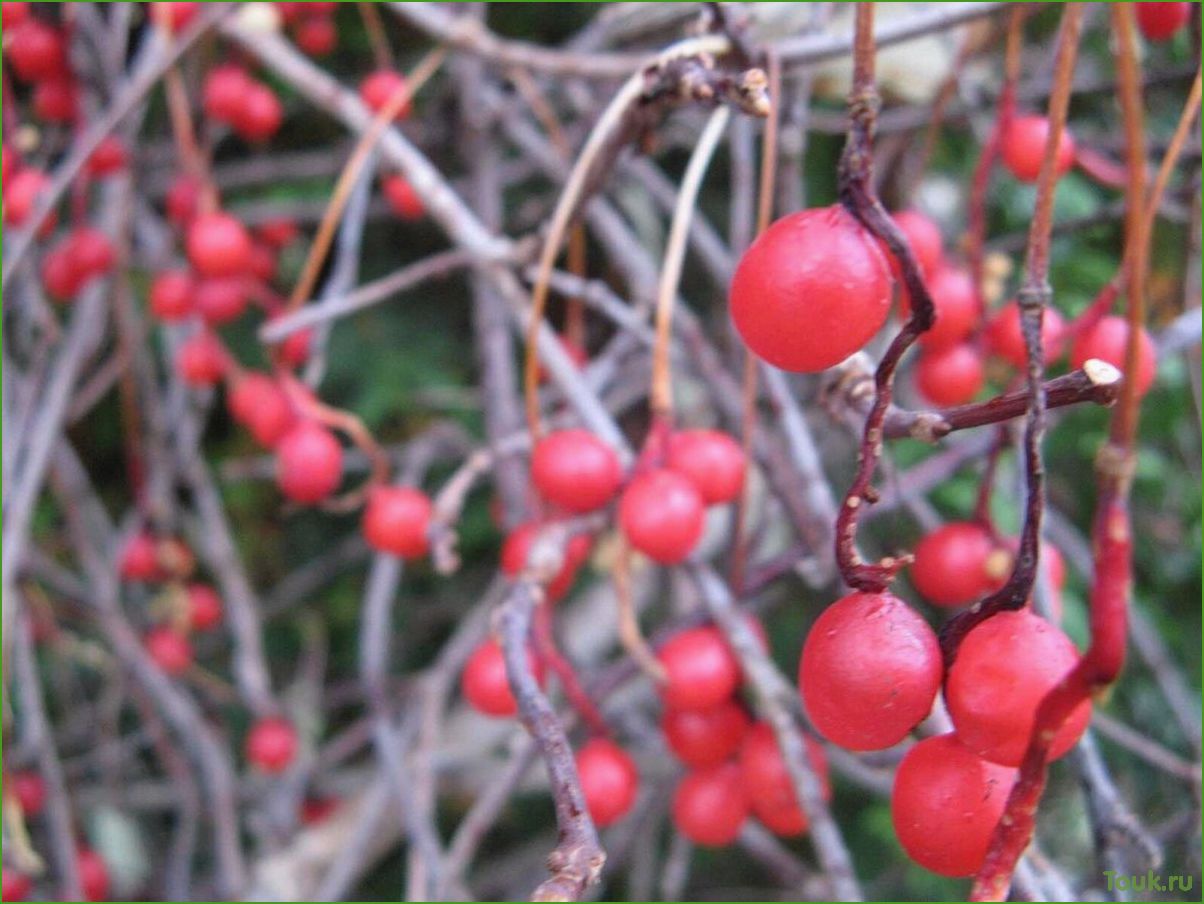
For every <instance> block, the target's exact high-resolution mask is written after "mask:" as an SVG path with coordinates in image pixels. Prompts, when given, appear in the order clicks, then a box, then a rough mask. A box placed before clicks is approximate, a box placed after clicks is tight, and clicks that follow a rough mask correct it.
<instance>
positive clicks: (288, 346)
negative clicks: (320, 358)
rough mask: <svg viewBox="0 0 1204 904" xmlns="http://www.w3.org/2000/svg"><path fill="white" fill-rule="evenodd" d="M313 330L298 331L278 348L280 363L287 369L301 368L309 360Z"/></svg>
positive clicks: (290, 334) (290, 335)
mask: <svg viewBox="0 0 1204 904" xmlns="http://www.w3.org/2000/svg"><path fill="white" fill-rule="evenodd" d="M313 336H314V331H313V329H304V330H297V331H295V332H292V333H289V334H288V337H287V338H286V339H285V340H284V341H283V342H281V343H280V344H279V345H278V346H276V349H277V352H278V354H279V355H280V362H281V363H282V364H283V365H284V366H285V367H300V366H301V365H302V364H304V363H305V362H306V361H308V360H309V348H310V346H311V345H312V344H313Z"/></svg>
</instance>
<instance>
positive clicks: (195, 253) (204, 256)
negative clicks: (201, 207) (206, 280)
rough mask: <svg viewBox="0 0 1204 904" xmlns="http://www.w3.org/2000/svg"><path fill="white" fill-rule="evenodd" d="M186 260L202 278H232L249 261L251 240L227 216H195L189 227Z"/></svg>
mask: <svg viewBox="0 0 1204 904" xmlns="http://www.w3.org/2000/svg"><path fill="white" fill-rule="evenodd" d="M187 244H188V260H189V261H190V262H191V263H192V266H193V269H195V270H196V271H197V273H199V274H201V276H235V275H237V274H240V273H244V272H245V271H246V269H247V266H248V265H249V264H250V262H251V237H250V236H249V235H248V234H247V230H246V227H244V226H243V224H242V223H240V222H239V221H238V220H236V219H235V218H234V217H232V216H230V215H229V214H225V213H210V214H203V215H201V216H199V217H197V218H196V219H195V220H194V221H193V222H192V224H191V225H190V226H189V227H188V239H187Z"/></svg>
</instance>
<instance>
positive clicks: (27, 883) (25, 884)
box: [0, 3, 33, 901]
mask: <svg viewBox="0 0 1204 904" xmlns="http://www.w3.org/2000/svg"><path fill="white" fill-rule="evenodd" d="M4 5H5V6H8V5H9V4H7V3H6V4H4ZM7 27H8V26H7V25H6V26H5V28H7ZM31 891H33V880H32V879H30V878H29V876H27V875H25V874H24V873H21V872H18V871H17V870H16V869H14V868H13V867H11V866H6V867H4V872H3V874H2V883H0V901H24V900H25V899H26V898H28V897H29V893H30V892H31Z"/></svg>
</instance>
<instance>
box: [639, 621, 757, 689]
mask: <svg viewBox="0 0 1204 904" xmlns="http://www.w3.org/2000/svg"><path fill="white" fill-rule="evenodd" d="M656 658H657V659H659V660H660V664H661V666H662V667H663V668H664V670H665V678H666V681H665V684H664V685H663V686H662V687H661V689H660V691H661V697H662V698H663V699H664V701H665V705H666V706H668V707H669V708H670V709H711V708H712V707H715V706H718V705H719V704H721V703H725V702H727V700H728V699H729V698H730V697H731V696H732V694H734V693H735V692H736V688H737V687H739V686H740V663H739V661H738V660H737V659H736V655H735V654H734V653H733V652H732V650H731V647H729V646H728V645H727V641H726V640H724V638H723V635H722V634H721V633H719V629H718V628H716V627H714V626H710V625H707V626H703V627H699V628H688V629H686V630H685V631H682V632H680V633H678V634H675V635H673V636H672V637H670V638H669V639H668V640H667V641H665V643H664V645H663V646H662V647H661V648H660V650H659V651H657V654H656Z"/></svg>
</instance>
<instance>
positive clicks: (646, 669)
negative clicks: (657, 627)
mask: <svg viewBox="0 0 1204 904" xmlns="http://www.w3.org/2000/svg"><path fill="white" fill-rule="evenodd" d="M618 547H619V548H618V550H617V551H616V552H615V564H614V569H613V570H612V572H611V575H612V577H613V578H614V585H615V602H616V605H617V606H618V610H619V642H620V643H621V644H622V645H623V649H625V650H626V651H627V654H628V655H629V656H630V657H631V658H632V660H634V662H635V664H636V665H638V666H639V667H640V671H641V672H643V673H644V674H645V675H647V676H648V677H649V678H650V679H652V681H653V682H654V683H656V684H658V685H661V684H664V683H665V681H666V677H667V676H666V675H665V668H664V666H662V665H661V663H660V660H659V659H657V658H656V656H655V654H653V652H652V648H651V647H649V646H648V641H647V640H645V639H644V635H643V632H641V631H640V620H639V616H638V615H637V614H636V611H635V599H634V598H633V597H632V595H631V547H630V546H629V545H628V543H627V538H626V537H624V536H622V534H620V535H619V538H618Z"/></svg>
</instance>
